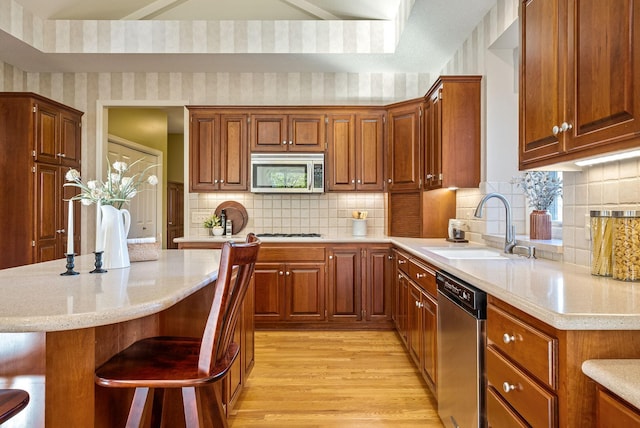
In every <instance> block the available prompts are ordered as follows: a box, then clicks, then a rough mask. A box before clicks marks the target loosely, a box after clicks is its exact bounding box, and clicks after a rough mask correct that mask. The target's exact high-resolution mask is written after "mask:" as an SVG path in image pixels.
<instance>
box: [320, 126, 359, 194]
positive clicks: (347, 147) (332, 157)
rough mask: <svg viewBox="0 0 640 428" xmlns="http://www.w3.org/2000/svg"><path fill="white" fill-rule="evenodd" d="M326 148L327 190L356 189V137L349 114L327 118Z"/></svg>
mask: <svg viewBox="0 0 640 428" xmlns="http://www.w3.org/2000/svg"><path fill="white" fill-rule="evenodd" d="M328 140H329V147H328V148H327V162H326V163H327V189H328V190H342V191H349V190H355V189H356V136H355V123H354V117H353V115H350V114H343V115H339V114H335V115H330V116H329V125H328Z"/></svg>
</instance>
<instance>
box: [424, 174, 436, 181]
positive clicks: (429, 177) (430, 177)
mask: <svg viewBox="0 0 640 428" xmlns="http://www.w3.org/2000/svg"><path fill="white" fill-rule="evenodd" d="M433 177H435V175H433V174H427V175H425V176H424V178H426V179H427V180H431V179H432V178H433Z"/></svg>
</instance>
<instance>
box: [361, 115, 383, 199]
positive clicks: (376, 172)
mask: <svg viewBox="0 0 640 428" xmlns="http://www.w3.org/2000/svg"><path fill="white" fill-rule="evenodd" d="M384 149H385V144H384V114H383V113H370V114H358V115H356V162H357V163H356V173H355V176H356V188H357V189H358V190H362V191H367V192H374V191H383V190H384Z"/></svg>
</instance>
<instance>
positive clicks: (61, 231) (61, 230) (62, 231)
mask: <svg viewBox="0 0 640 428" xmlns="http://www.w3.org/2000/svg"><path fill="white" fill-rule="evenodd" d="M65 232H66V231H65V230H64V229H58V230H56V233H65Z"/></svg>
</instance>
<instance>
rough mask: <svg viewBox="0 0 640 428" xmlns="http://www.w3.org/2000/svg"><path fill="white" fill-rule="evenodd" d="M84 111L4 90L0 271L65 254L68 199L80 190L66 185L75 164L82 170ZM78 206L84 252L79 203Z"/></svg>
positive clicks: (0, 143) (76, 233)
mask: <svg viewBox="0 0 640 428" xmlns="http://www.w3.org/2000/svg"><path fill="white" fill-rule="evenodd" d="M82 114H83V113H82V112H80V111H77V110H75V109H72V108H70V107H67V106H65V105H63V104H60V103H57V102H55V101H52V100H49V99H47V98H44V97H41V96H39V95H37V94H33V93H23V92H1V93H0V195H1V198H2V202H1V207H2V208H1V209H0V224H1V225H2V227H3V251H2V257H1V258H0V269H4V268H8V267H13V266H20V265H25V264H30V263H38V262H44V261H48V260H54V259H60V258H63V257H64V253H65V252H66V243H67V230H66V229H67V219H68V204H67V203H66V202H65V200H67V199H69V198H70V197H72V196H73V195H74V194H76V193H77V190H78V189H77V188H75V187H63V184H64V182H65V174H66V173H67V171H68V170H69V169H70V168H75V169H77V170H80V148H81V128H80V126H81V118H82ZM73 205H74V217H73V218H74V228H73V230H74V252H75V253H79V252H80V203H79V202H75V203H74V204H73ZM61 269H64V266H63V265H61Z"/></svg>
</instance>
